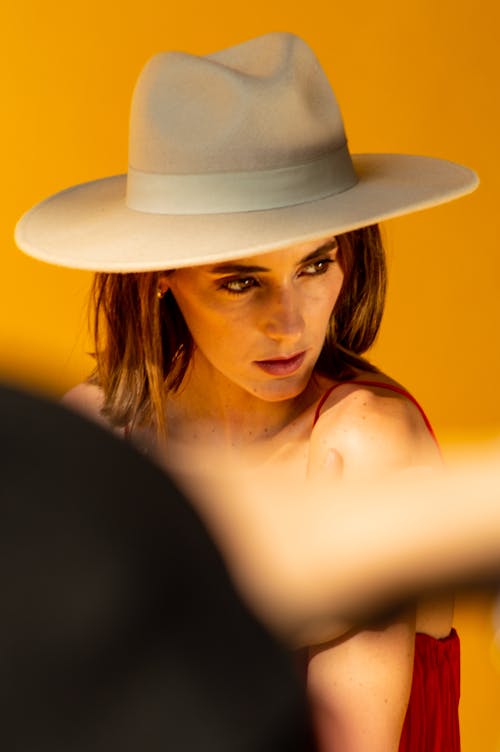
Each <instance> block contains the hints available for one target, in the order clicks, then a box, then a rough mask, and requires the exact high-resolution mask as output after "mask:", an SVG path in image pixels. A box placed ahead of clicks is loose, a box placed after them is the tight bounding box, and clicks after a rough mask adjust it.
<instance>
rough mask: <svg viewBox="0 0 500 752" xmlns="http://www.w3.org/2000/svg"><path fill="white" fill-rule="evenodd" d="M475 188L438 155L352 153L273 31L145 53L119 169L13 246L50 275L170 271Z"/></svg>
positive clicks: (34, 221) (333, 106) (338, 229)
mask: <svg viewBox="0 0 500 752" xmlns="http://www.w3.org/2000/svg"><path fill="white" fill-rule="evenodd" d="M477 183H478V179H477V176H476V174H475V173H474V172H473V171H472V170H470V169H469V168H467V167H464V166H462V165H458V164H455V163H453V162H449V161H447V160H443V159H436V158H432V157H424V156H415V155H404V154H354V155H351V154H350V153H349V149H348V146H347V141H346V136H345V130H344V125H343V121H342V116H341V114H340V110H339V107H338V104H337V101H336V98H335V95H334V93H333V91H332V88H331V86H330V84H329V81H328V79H327V77H326V75H325V73H324V71H323V69H322V68H321V65H320V63H319V62H318V59H317V58H316V56H315V54H314V52H313V51H312V50H311V48H310V47H309V46H308V45H307V44H306V42H305V41H303V40H302V39H301V38H300V37H297V36H295V35H293V34H289V33H278V32H276V33H271V34H266V35H264V36H260V37H257V38H255V39H251V40H249V41H247V42H243V43H242V44H239V45H236V46H234V47H230V48H228V49H224V50H221V51H219V52H215V53H213V54H210V55H206V56H197V55H191V54H187V53H184V52H175V51H174V52H162V53H159V54H156V55H155V56H154V57H152V58H151V59H150V60H149V61H148V62H147V64H146V65H145V67H144V69H143V70H142V72H141V74H140V76H139V79H138V81H137V84H136V87H135V90H134V94H133V98H132V106H131V116H130V141H129V167H128V173H127V174H126V175H115V176H111V177H106V178H102V179H99V180H94V181H91V182H89V183H84V184H81V185H77V186H73V187H71V188H68V189H66V190H63V191H61V192H59V193H57V194H55V195H54V196H51V197H50V198H47V199H45V200H44V201H42V202H41V203H39V204H37V205H36V206H34V207H33V208H32V209H30V210H29V211H28V212H27V213H26V214H25V215H24V216H23V217H22V218H21V219H20V221H19V222H18V224H17V227H16V233H15V237H16V242H17V244H18V246H19V247H20V248H21V249H22V250H23V251H25V252H26V253H28V254H29V255H31V256H34V257H36V258H38V259H41V260H43V261H47V262H49V263H53V264H58V265H61V266H68V267H74V268H79V269H90V270H94V271H110V272H134V271H149V270H156V269H169V268H178V267H185V266H191V265H197V264H206V263H216V262H219V261H223V260H227V259H232V258H242V257H244V256H248V255H253V254H257V253H264V252H267V251H271V250H274V249H278V248H281V247H286V246H290V245H293V244H295V243H299V242H304V241H308V240H314V239H316V238H318V239H319V238H322V237H325V236H327V235H336V234H339V233H342V232H347V231H348V230H353V229H356V228H359V227H362V226H365V225H370V224H374V223H376V222H379V221H381V220H384V219H388V218H390V217H396V216H399V215H402V214H406V213H409V212H412V211H416V210H419V209H425V208H427V207H431V206H435V205H437V204H440V203H444V202H446V201H451V200H453V199H455V198H458V197H460V196H462V195H465V194H467V193H469V192H471V191H473V190H474V188H475V187H476V186H477Z"/></svg>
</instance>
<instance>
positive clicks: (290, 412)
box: [166, 368, 321, 448]
mask: <svg viewBox="0 0 500 752" xmlns="http://www.w3.org/2000/svg"><path fill="white" fill-rule="evenodd" d="M320 393H321V391H320V388H319V387H318V384H317V383H316V381H315V379H314V378H313V379H311V381H310V382H309V384H308V385H307V387H306V389H304V390H303V391H302V392H301V393H300V394H298V395H297V396H295V397H292V398H290V399H286V400H280V401H268V400H264V399H261V398H259V397H256V396H255V395H252V394H251V393H249V392H248V391H246V390H245V389H243V388H242V387H240V386H239V385H238V384H235V383H234V382H231V381H229V380H228V379H226V378H225V377H224V376H223V375H222V374H220V373H219V372H217V371H212V373H211V374H210V378H207V375H206V374H204V373H203V368H189V369H188V372H187V374H186V376H185V378H184V382H183V384H182V386H181V388H180V389H179V391H178V392H177V393H174V394H170V395H169V397H168V400H167V416H166V417H167V426H168V435H169V438H170V439H171V440H173V441H179V442H182V443H192V442H199V443H211V442H217V443H219V444H221V445H224V446H227V447H232V448H240V447H244V446H249V445H252V444H255V443H258V442H262V441H266V440H268V439H272V438H274V437H275V436H276V435H277V434H279V433H280V432H281V431H283V429H285V428H287V427H289V426H291V425H292V424H293V423H294V422H295V421H296V420H297V419H298V418H299V417H300V416H301V415H302V414H303V413H304V412H305V411H306V410H307V409H308V408H309V407H310V406H311V405H312V404H313V402H315V400H316V399H317V398H318V397H319V395H320Z"/></svg>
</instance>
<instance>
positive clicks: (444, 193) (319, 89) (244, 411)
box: [16, 34, 477, 752]
mask: <svg viewBox="0 0 500 752" xmlns="http://www.w3.org/2000/svg"><path fill="white" fill-rule="evenodd" d="M129 162H130V164H129V172H128V176H127V177H126V178H125V177H124V176H117V177H113V178H107V179H105V180H100V181H95V182H94V183H91V184H87V185H85V186H80V187H77V188H73V189H70V190H69V191H65V192H63V193H61V194H58V195H57V196H55V197H52V198H50V199H48V200H47V201H45V202H43V203H42V204H40V205H39V206H37V207H35V208H34V209H32V210H31V211H30V212H29V213H28V214H27V215H25V217H24V218H23V219H22V220H21V221H20V223H19V225H18V228H17V231H16V237H17V241H18V244H19V245H20V246H21V247H22V248H23V249H24V250H26V251H27V252H29V253H32V254H33V255H36V256H37V257H38V258H43V259H44V260H47V261H52V262H54V263H60V264H63V265H68V266H76V267H79V268H87V269H93V270H95V271H97V272H99V273H98V275H97V277H96V281H95V285H94V300H95V310H96V335H97V336H96V340H97V341H96V359H97V367H96V371H95V374H94V376H93V378H92V383H86V384H83V385H80V386H79V387H76V388H75V389H74V390H72V392H70V393H69V394H68V395H67V398H66V401H67V402H68V403H69V404H71V405H73V406H74V407H76V408H77V409H79V410H83V411H85V412H87V413H88V414H90V415H94V416H95V417H97V418H98V419H99V420H104V421H105V422H107V423H108V424H109V425H111V426H113V427H115V428H116V429H118V430H120V431H123V432H124V433H125V435H126V436H128V437H129V438H130V439H131V440H133V441H135V442H136V443H138V444H139V445H140V446H142V447H144V448H146V449H147V450H148V451H149V450H150V449H151V450H152V451H154V452H155V453H156V454H157V456H158V457H159V458H160V459H161V460H162V461H163V460H164V461H166V462H167V463H168V464H169V466H170V467H180V466H183V467H184V471H185V467H186V464H189V462H190V458H192V457H193V456H194V455H193V453H194V452H195V451H196V450H197V449H203V448H204V447H206V446H207V445H209V446H210V447H211V448H213V447H214V446H215V447H216V448H217V452H218V458H219V459H218V461H219V462H220V463H221V464H220V468H221V472H223V468H224V465H225V463H227V462H231V459H232V457H234V456H235V453H237V454H238V456H239V455H240V454H241V453H242V452H245V453H247V454H248V455H249V457H250V460H251V462H254V463H256V465H259V466H260V465H262V463H265V462H266V463H267V462H268V463H273V464H277V463H283V467H284V471H286V477H287V481H289V482H293V481H294V479H296V480H297V481H300V480H301V479H303V478H304V477H306V475H307V473H308V472H309V473H310V474H311V475H312V476H314V475H315V472H316V464H317V461H318V458H319V457H322V456H323V455H324V447H325V446H328V447H333V448H334V449H335V451H336V456H337V457H338V458H340V465H341V467H340V470H339V474H341V475H342V477H344V478H349V477H354V476H355V477H359V476H360V475H362V476H364V477H368V478H371V477H375V476H380V475H381V474H384V473H387V472H388V471H390V470H393V469H398V468H405V467H411V466H413V465H430V466H432V465H436V464H438V463H439V452H438V449H437V446H436V442H435V439H434V436H433V434H432V431H431V429H430V426H429V424H428V422H427V420H426V418H425V416H424V415H423V413H422V411H421V408H419V406H418V405H416V403H414V401H413V400H412V398H411V397H410V396H409V395H408V394H407V393H406V392H404V390H402V389H401V388H400V387H399V386H398V385H397V384H395V383H394V382H393V381H391V380H390V379H389V378H388V377H386V376H384V375H383V374H381V373H380V372H378V371H377V369H375V368H374V367H373V366H371V365H370V364H369V363H368V362H367V361H365V360H363V359H362V357H361V356H362V354H363V353H364V352H365V350H366V349H367V348H368V347H369V346H370V344H371V343H372V341H373V339H374V337H375V335H376V332H377V329H378V326H379V323H380V317H381V314H382V306H383V297H384V289H385V267H384V260H383V250H382V245H381V241H380V234H379V231H378V228H377V226H376V224H375V223H376V222H378V221H379V220H381V219H384V218H387V217H390V216H396V215H400V214H403V213H406V212H409V211H413V210H416V209H419V208H423V207H426V206H431V205H434V204H437V203H440V202H443V201H447V200H450V199H452V198H456V197H457V196H460V195H463V194H465V193H467V192H469V191H471V190H473V188H474V187H475V185H476V182H477V181H476V178H475V176H474V174H473V173H472V172H471V171H470V170H467V169H466V168H463V167H461V166H459V165H454V164H451V163H448V162H444V161H442V160H433V159H429V158H423V157H407V156H402V155H358V156H357V157H354V158H352V157H351V155H350V154H349V151H348V149H347V144H346V140H345V134H344V129H343V125H342V120H341V116H340V112H339V110H338V106H337V104H336V101H335V98H334V96H333V92H332V91H331V89H330V86H329V84H328V81H327V79H326V77H325V75H324V73H323V71H322V70H321V68H320V66H319V63H318V61H317V60H316V58H315V56H314V54H313V53H312V51H311V50H310V49H309V48H308V47H307V45H306V44H305V43H304V42H303V41H302V40H300V39H299V38H297V37H295V36H293V35H288V34H270V35H266V36H264V37H259V38H258V39H254V40H250V41H249V42H247V43H244V44H242V45H238V46H237V47H233V48H230V49H227V50H223V51H221V52H218V53H215V54H213V55H209V56H206V57H203V58H200V57H195V56H190V55H185V54H183V53H165V54H160V55H157V56H155V57H154V58H153V59H152V60H151V61H150V62H149V63H148V65H147V66H146V68H145V69H144V71H143V73H142V74H141V77H140V79H139V82H138V84H137V87H136V90H135V93H134V98H133V103H132V115H131V133H130V160H129ZM196 456H198V455H196ZM191 462H192V459H191ZM450 628H451V605H450V604H449V603H442V602H440V603H437V604H426V605H423V606H421V607H419V609H418V611H417V614H416V616H415V614H414V613H402V614H396V615H391V616H390V617H388V619H387V620H386V622H384V623H380V624H376V625H369V627H368V628H367V629H365V630H362V631H357V632H349V631H348V629H347V627H346V630H345V631H344V633H343V634H338V633H337V634H331V633H329V634H325V639H324V641H323V642H322V643H321V644H320V645H315V646H314V647H313V648H311V649H310V655H309V662H308V671H307V674H308V679H307V680H308V685H309V688H310V696H311V699H312V704H313V712H314V716H315V719H316V726H317V734H318V745H319V748H320V749H322V750H331V749H342V750H343V751H344V752H349V751H350V750H353V751H354V750H364V749H369V750H371V752H375V751H376V750H381V751H382V750H383V752H387V750H391V749H397V748H398V744H399V738H400V735H401V727H402V724H403V720H404V715H405V710H406V706H407V704H408V697H409V694H410V687H411V678H412V667H413V650H414V644H416V647H417V650H416V654H415V656H416V659H415V671H414V674H413V676H414V683H413V688H412V696H411V700H410V705H409V711H408V715H407V719H406V723H405V726H404V730H403V736H402V738H401V746H400V749H404V750H418V749H420V750H426V752H429V751H430V750H433V749H442V748H443V745H444V747H445V748H446V749H447V750H450V752H452V751H453V750H456V749H458V745H459V741H458V725H457V705H458V687H457V671H458V653H457V651H458V642H457V638H456V635H454V633H453V632H452V633H450ZM415 631H417V632H418V635H419V636H418V638H417V640H416V643H415ZM431 666H433V667H434V671H433V673H432V674H430V673H429V670H430V667H431ZM435 667H437V669H436V668H435ZM429 682H431V683H435V684H436V686H435V689H434V691H432V692H429V688H430V686H431V685H430V684H429ZM425 701H426V702H425ZM431 718H432V719H433V720H432V721H431ZM443 734H444V737H443ZM443 738H444V741H443Z"/></svg>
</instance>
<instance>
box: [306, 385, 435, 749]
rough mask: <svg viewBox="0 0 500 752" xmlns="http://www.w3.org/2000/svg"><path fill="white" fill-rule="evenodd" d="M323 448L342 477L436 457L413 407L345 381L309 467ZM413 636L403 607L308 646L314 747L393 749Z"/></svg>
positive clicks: (317, 435)
mask: <svg viewBox="0 0 500 752" xmlns="http://www.w3.org/2000/svg"><path fill="white" fill-rule="evenodd" d="M336 396H337V397H338V394H337V395H336ZM326 446H334V447H335V448H336V450H337V451H338V453H339V456H340V458H341V462H342V468H343V472H342V475H343V478H345V479H346V480H348V479H349V478H358V477H361V476H362V477H364V478H366V479H371V478H375V477H381V476H383V475H384V474H387V472H389V471H394V470H395V469H398V468H402V467H406V466H411V465H412V464H417V463H421V462H423V461H425V462H437V461H438V453H437V450H436V448H435V445H434V442H433V440H432V439H431V437H430V436H429V434H428V431H427V429H426V428H425V426H424V425H423V423H422V420H421V418H420V415H419V414H418V413H416V412H415V409H414V406H413V405H411V404H410V403H409V402H408V401H407V400H405V399H404V398H401V397H399V396H394V395H393V394H392V393H391V394H390V395H388V394H387V392H385V393H384V394H382V395H381V394H380V393H378V394H377V393H374V392H373V391H372V390H371V389H366V388H355V387H352V386H350V387H348V388H347V389H345V394H344V395H342V398H341V399H340V401H335V403H334V404H333V405H332V407H331V408H330V409H329V410H327V411H326V412H325V413H324V414H323V416H322V417H321V419H320V421H319V422H318V424H317V427H316V429H315V431H314V432H313V436H312V437H311V449H310V451H311V465H313V464H314V462H315V455H316V454H319V455H321V454H322V451H323V449H324V447H326ZM360 524H363V522H362V520H360ZM360 555H361V552H360ZM414 638H415V613H414V609H411V610H410V613H404V614H398V615H396V616H395V617H393V618H391V619H390V620H389V621H387V622H386V623H384V624H379V625H377V626H376V627H373V626H371V627H367V628H364V629H362V630H359V631H356V632H351V633H348V634H346V635H344V636H343V637H342V638H340V639H339V638H337V639H334V640H332V641H329V642H327V643H324V644H322V645H320V646H316V647H314V648H313V649H312V650H311V651H310V661H309V667H308V691H309V696H310V699H311V701H312V710H313V716H314V721H315V727H316V730H317V734H318V745H319V749H320V750H322V751H324V752H330V750H337V749H341V750H343V752H364V751H365V750H366V751H367V752H368V751H369V752H379V751H380V752H390V751H391V750H397V749H398V746H399V738H400V735H401V728H402V724H403V721H404V716H405V712H406V707H407V703H408V698H409V692H410V688H411V680H412V669H413V649H414Z"/></svg>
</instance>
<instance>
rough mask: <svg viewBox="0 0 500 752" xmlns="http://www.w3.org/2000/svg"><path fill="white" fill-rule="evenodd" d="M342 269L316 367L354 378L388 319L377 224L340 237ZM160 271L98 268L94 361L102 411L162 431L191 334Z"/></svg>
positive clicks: (94, 295) (367, 365)
mask: <svg viewBox="0 0 500 752" xmlns="http://www.w3.org/2000/svg"><path fill="white" fill-rule="evenodd" d="M337 241H338V244H339V252H338V262H339V264H340V266H341V268H342V270H343V272H344V281H343V284H342V288H341V291H340V294H339V297H338V299H337V302H336V304H335V307H334V309H333V313H332V316H331V318H330V323H329V326H328V330H327V335H326V338H325V344H324V346H323V349H322V351H321V354H320V357H319V359H318V362H317V368H318V371H320V372H321V373H324V374H326V375H328V376H331V377H333V378H336V379H348V378H352V377H353V376H354V375H355V369H356V368H363V369H365V370H371V371H376V370H377V369H376V368H375V367H374V366H372V365H371V364H370V363H368V362H367V361H366V360H364V359H363V358H362V357H361V355H362V354H363V353H364V352H365V351H366V350H367V349H368V348H369V347H370V345H371V344H372V343H373V341H374V339H375V337H376V335H377V331H378V328H379V326H380V321H381V318H382V313H383V307H384V297H385V287H386V268H385V258H384V250H383V245H382V241H381V237H380V230H379V228H378V226H377V225H372V226H370V227H363V228H361V229H359V230H353V231H351V232H347V233H344V234H342V235H338V236H337ZM161 273H162V272H159V271H158V272H141V273H127V274H116V273H114V274H109V273H98V274H96V276H95V278H94V284H93V287H92V293H91V294H92V300H93V305H92V306H91V309H92V312H93V315H94V321H93V329H94V340H95V358H96V368H95V371H94V373H93V374H92V376H91V381H93V382H94V383H97V384H99V386H100V387H101V388H102V390H103V393H104V406H103V413H104V415H106V416H107V417H108V418H109V420H110V421H111V422H112V423H113V424H114V425H117V426H126V425H132V426H133V425H137V426H141V425H152V426H154V427H155V428H156V430H157V431H158V433H159V434H160V435H164V433H165V430H164V410H165V395H166V392H168V391H169V390H174V391H175V390H176V389H178V388H179V386H180V384H181V382H182V380H183V378H184V374H185V373H186V369H187V367H188V365H189V362H190V359H191V354H192V351H193V340H192V338H191V334H190V332H189V329H188V327H187V325H186V323H185V321H184V318H183V316H182V313H181V312H180V310H179V307H178V306H177V303H176V301H175V299H174V297H173V295H172V293H171V292H170V290H168V291H167V293H166V294H165V295H164V297H163V298H161V299H159V298H158V294H157V292H158V280H159V276H160V274H161Z"/></svg>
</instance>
